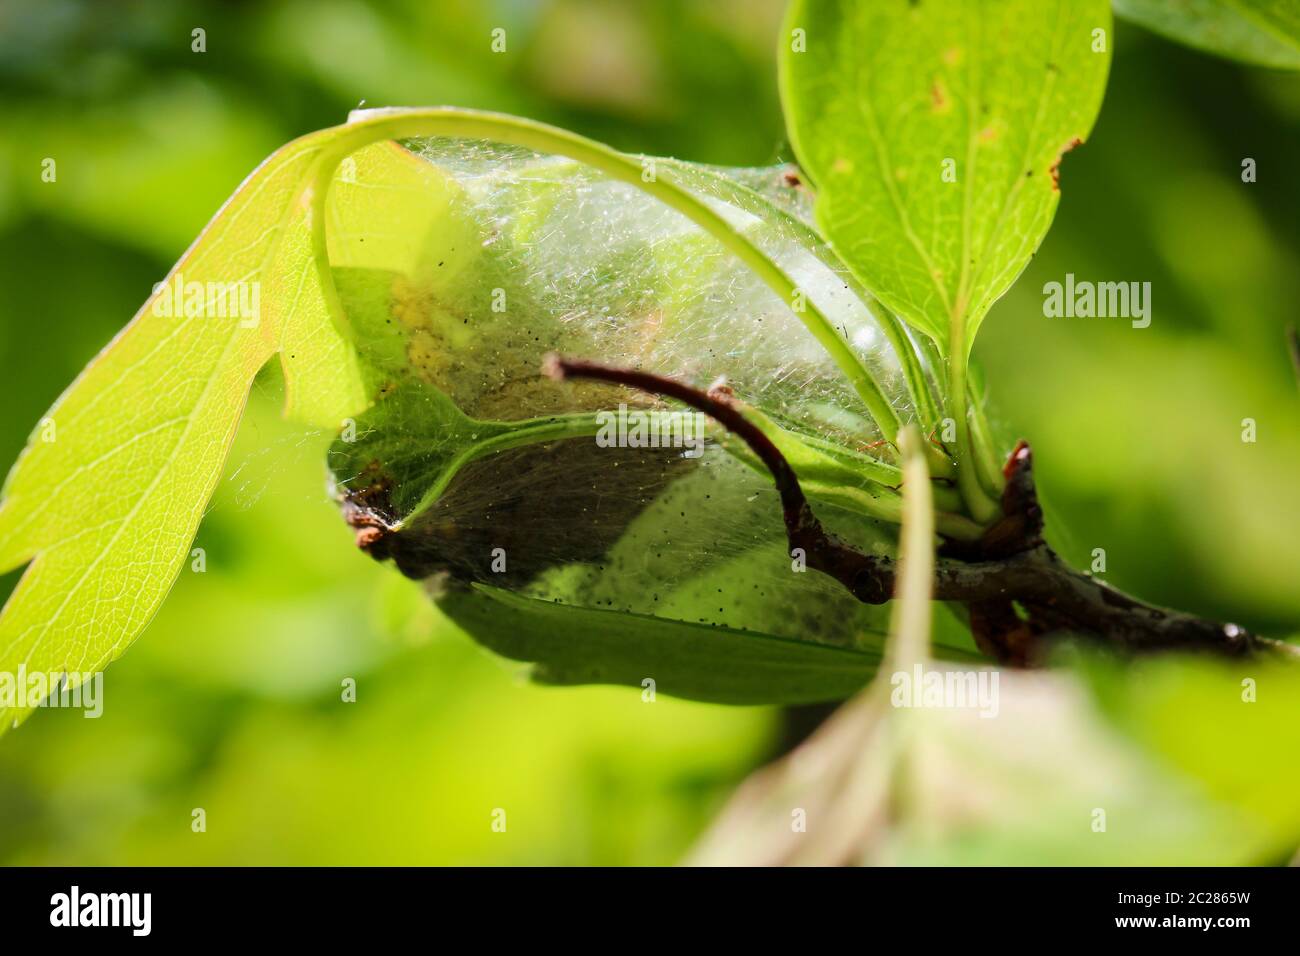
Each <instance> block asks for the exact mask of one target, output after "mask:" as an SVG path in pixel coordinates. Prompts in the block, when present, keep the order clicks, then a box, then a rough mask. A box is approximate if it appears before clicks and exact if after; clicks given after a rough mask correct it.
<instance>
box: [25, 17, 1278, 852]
mask: <svg viewBox="0 0 1300 956" xmlns="http://www.w3.org/2000/svg"><path fill="white" fill-rule="evenodd" d="M781 6H782V5H781V3H780V2H778V0H765V2H755V0H701V2H664V0H658V2H651V0H646V2H598V0H550V2H537V3H531V2H522V0H521V2H481V3H479V2H474V3H472V2H469V0H465V2H441V3H431V2H410V3H400V2H399V3H388V4H379V3H374V4H365V3H361V2H356V0H345V2H337V0H323V2H313V3H306V2H297V3H295V2H284V3H231V2H221V3H215V2H213V3H178V2H170V3H169V2H161V0H160V2H155V3H129V2H120V3H111V2H65V0H40V2H36V0H31V2H23V3H13V2H0V117H2V118H3V122H0V288H3V291H4V297H3V306H0V308H2V310H3V311H2V312H0V408H3V409H4V415H3V419H2V420H0V466H2V467H7V466H8V464H9V463H10V462H12V460H13V459H14V457H15V456H16V455H17V453H18V451H19V449H20V448H21V447H22V445H23V443H24V442H25V440H26V437H27V434H28V432H29V431H30V429H31V428H32V426H33V425H34V424H35V423H36V422H37V420H38V419H39V418H40V416H41V415H42V414H43V412H44V411H45V409H46V408H47V407H48V406H49V405H50V403H51V402H52V401H53V400H54V399H55V398H56V397H57V395H58V394H59V392H60V391H61V390H62V388H63V387H64V386H66V385H67V384H68V383H69V382H70V381H71V380H72V378H73V377H74V376H75V375H76V373H77V372H78V371H79V370H80V369H81V367H82V366H83V365H84V364H85V363H86V361H87V360H89V359H90V358H91V357H92V356H93V355H94V354H95V352H96V351H97V350H98V349H99V348H101V347H102V346H103V345H104V344H105V343H106V342H107V341H108V339H109V338H110V337H111V336H112V335H113V334H114V333H115V332H116V331H117V330H118V329H119V328H120V327H121V326H122V325H124V324H125V322H126V321H127V319H129V317H130V316H131V315H132V314H133V313H134V312H135V310H136V309H137V308H138V307H139V306H140V304H141V303H142V302H143V301H144V300H145V298H146V296H147V295H148V294H149V290H150V287H151V286H152V284H153V283H154V282H156V281H158V280H160V279H161V278H162V277H163V275H164V274H165V272H166V270H167V269H168V268H169V267H170V265H171V264H172V263H173V262H174V261H175V260H176V258H177V257H178V256H179V255H180V254H181V252H183V250H184V249H185V247H186V246H187V245H188V244H189V242H190V241H191V240H192V239H193V238H194V236H195V235H196V234H197V232H198V231H199V229H201V228H202V226H203V225H204V224H205V223H206V222H207V220H208V219H209V218H210V217H211V215H212V214H213V212H215V210H216V209H217V208H218V206H219V205H220V204H221V202H222V201H224V200H225V198H226V197H227V196H229V195H230V193H231V192H232V191H233V190H234V188H235V187H236V186H237V185H238V183H239V182H240V181H241V180H242V179H243V178H244V176H245V175H247V173H248V172H249V171H251V170H252V168H253V167H254V166H255V165H256V164H257V163H258V162H259V161H260V160H261V159H263V158H264V157H265V156H266V155H267V154H269V153H270V152H272V151H273V150H274V149H275V148H276V147H277V146H279V145H281V144H282V143H283V142H285V141H287V140H289V139H291V138H293V137H294V136H297V135H299V134H301V133H305V132H308V131H311V130H314V129H318V128H321V127H324V126H329V125H333V124H336V123H339V122H341V121H343V119H344V118H345V117H346V114H347V112H348V110H350V109H352V108H354V107H356V106H357V105H358V104H359V103H360V102H361V101H363V100H364V101H365V104H366V105H367V106H383V105H434V104H442V103H447V104H455V105H461V106H473V107H482V108H489V109H499V110H505V111H509V112H514V113H519V114H522V115H526V116H531V117H535V118H538V119H542V120H546V121H549V122H553V123H556V124H559V125H562V126H566V127H570V128H573V129H576V130H578V131H580V132H582V133H585V134H587V135H590V136H593V137H596V138H599V139H603V140H605V141H608V142H610V143H612V144H613V145H615V146H617V147H619V148H622V149H626V150H632V151H637V152H642V151H644V152H651V153H659V154H670V155H675V156H679V157H682V158H685V159H691V160H696V161H703V162H712V163H726V164H741V165H754V164H766V163H771V162H774V161H777V160H788V159H790V158H791V157H790V152H789V148H788V146H787V145H786V144H785V141H784V136H783V131H782V122H781V116H780V108H779V103H778V100H777V97H776V92H775V89H776V87H775V61H774V52H775V46H776V42H777V32H778V26H779V20H780V15H781ZM196 27H201V28H203V29H204V30H205V31H206V45H207V50H206V52H204V53H194V52H192V51H191V31H192V30H193V29H194V28H196ZM495 27H503V28H505V30H506V37H507V52H506V53H504V54H494V53H493V52H492V51H491V48H490V34H491V31H492V29H493V28H495ZM1115 48H1116V55H1115V61H1114V66H1113V70H1112V77H1111V83H1110V87H1109V91H1108V94H1107V99H1106V104H1105V106H1104V107H1103V110H1102V115H1101V120H1100V122H1099V124H1098V126H1097V129H1096V131H1095V132H1094V135H1093V138H1092V141H1091V142H1090V143H1089V144H1088V145H1087V146H1086V147H1085V148H1083V149H1080V150H1077V151H1075V152H1073V153H1071V154H1070V155H1069V156H1068V157H1067V158H1066V160H1065V163H1064V166H1063V168H1062V188H1063V195H1064V199H1063V201H1062V204H1061V207H1060V211H1059V212H1058V215H1057V219H1056V224H1055V227H1054V228H1053V230H1052V232H1051V233H1050V234H1049V237H1048V239H1047V241H1046V243H1045V244H1044V246H1043V248H1042V250H1041V251H1040V253H1039V255H1038V256H1037V258H1036V259H1035V260H1034V263H1033V264H1032V266H1031V267H1030V269H1029V270H1028V272H1027V273H1026V274H1025V276H1023V277H1022V279H1021V280H1020V282H1019V283H1018V284H1017V286H1016V287H1015V289H1014V290H1013V291H1012V293H1011V294H1010V295H1009V296H1008V297H1007V298H1006V299H1005V300H1003V301H1002V302H1001V303H999V304H998V306H996V307H995V310H994V313H993V315H992V317H991V318H990V319H989V321H988V322H987V323H986V324H985V325H984V331H983V333H982V335H981V338H980V341H979V344H978V345H977V349H976V352H977V357H978V359H979V360H980V361H981V362H982V363H983V366H984V368H985V372H986V379H987V391H988V394H989V399H990V402H991V406H992V413H993V417H994V420H995V423H996V427H997V428H998V430H999V431H1000V432H1001V434H1002V436H1003V438H1004V439H1006V440H1010V439H1012V438H1014V437H1016V436H1020V435H1024V436H1027V437H1028V438H1029V439H1030V440H1031V441H1032V442H1033V443H1034V446H1035V448H1036V451H1037V455H1038V457H1037V466H1038V471H1039V478H1040V483H1041V485H1042V491H1043V495H1044V497H1045V499H1046V501H1047V503H1048V506H1049V509H1050V511H1051V518H1052V521H1053V528H1054V531H1055V536H1056V538H1057V542H1058V544H1059V545H1061V547H1062V548H1063V549H1064V550H1065V551H1066V553H1067V554H1068V555H1069V556H1070V557H1072V558H1073V559H1075V560H1076V561H1078V562H1080V563H1082V564H1084V565H1085V566H1086V565H1087V564H1089V563H1091V552H1092V550H1093V549H1094V548H1104V549H1105V551H1106V560H1107V572H1106V577H1107V579H1108V580H1110V581H1112V582H1113V583H1115V584H1117V585H1119V586H1121V587H1125V588H1127V589H1130V590H1132V591H1135V592H1137V593H1138V594H1140V595H1142V596H1143V597H1146V598H1149V599H1152V600H1156V601H1159V602H1162V603H1167V604H1171V605H1176V606H1179V607H1183V608H1186V609H1189V610H1194V611H1199V612H1202V613H1205V614H1212V615H1216V616H1220V617H1224V618H1229V619H1234V620H1238V621H1241V622H1242V623H1245V624H1248V625H1252V626H1254V627H1256V628H1258V629H1260V630H1262V631H1263V632H1265V633H1270V634H1277V635H1283V634H1293V633H1296V632H1297V631H1300V587H1297V583H1296V582H1297V575H1296V572H1297V569H1300V499H1298V496H1297V492H1296V488H1297V481H1296V478H1295V476H1296V475H1297V474H1300V397H1298V389H1297V381H1296V374H1295V370H1294V369H1293V368H1292V366H1291V363H1290V360H1289V359H1288V356H1287V351H1286V347H1285V341H1284V329H1285V326H1286V325H1287V323H1288V322H1292V321H1295V320H1296V318H1297V310H1296V302H1297V301H1300V269H1297V262H1298V261H1300V256H1298V253H1300V249H1298V248H1297V243H1298V242H1300V236H1298V235H1297V230H1296V228H1295V216H1296V210H1297V209H1300V183H1297V180H1296V177H1295V170H1296V169H1297V168H1300V136H1297V128H1298V127H1300V122H1298V121H1300V81H1297V80H1296V79H1295V78H1293V77H1289V76H1285V75H1282V74H1275V73H1270V72H1267V71H1263V70H1258V69H1252V68H1248V67H1243V66H1239V65H1236V64H1231V63H1227V62H1223V61H1219V60H1215V59H1212V58H1210V57H1208V56H1205V55H1202V54H1198V53H1195V52H1192V51H1188V50H1184V49H1182V48H1179V47H1176V46H1173V45H1171V44H1169V43H1167V42H1165V41H1163V40H1160V39H1158V38H1156V37H1154V36H1151V35H1149V34H1147V33H1144V32H1142V31H1140V30H1138V29H1136V28H1127V27H1125V26H1123V25H1120V26H1117V29H1116V36H1115ZM46 157H52V158H54V159H55V160H56V162H57V164H58V166H57V169H58V179H57V182H56V183H45V182H42V180H41V175H40V174H41V162H42V160H43V159H44V158H46ZM1245 157H1250V158H1253V159H1254V160H1255V161H1256V163H1257V166H1258V181H1257V182H1256V183H1253V184H1243V183H1242V182H1241V178H1240V169H1241V162H1242V159H1243V158H1245ZM1067 271H1069V272H1073V273H1075V275H1076V276H1077V277H1078V278H1080V279H1084V278H1087V279H1095V280H1109V281H1119V280H1135V281H1150V282H1151V283H1152V302H1153V320H1152V324H1151V326H1150V328H1147V329H1142V330H1136V329H1131V328H1130V327H1129V326H1128V325H1127V323H1124V322H1122V321H1117V320H1099V319H1046V318H1044V317H1043V315H1042V294H1041V289H1042V286H1043V283H1045V282H1047V281H1050V280H1053V279H1055V280H1062V279H1063V278H1064V275H1065V273H1066V272H1067ZM278 401H279V395H278V385H277V382H276V380H275V377H274V375H270V374H268V375H265V376H264V377H263V378H262V379H261V380H259V383H258V386H257V387H256V389H255V391H254V396H253V399H252V401H251V404H250V408H249V412H248V414H247V416H246V418H245V421H244V426H243V429H242V431H241V435H240V438H239V441H238V445H237V447H236V450H235V453H234V454H233V456H232V458H231V465H230V468H229V474H228V476H227V478H226V479H225V480H224V481H223V482H222V485H221V487H220V489H219V492H218V494H217V497H216V499H215V500H214V501H213V503H212V505H211V506H210V510H209V514H208V515H207V517H206V519H205V521H204V524H203V527H202V529H201V531H200V533H199V538H198V541H197V542H196V546H199V547H202V548H204V550H205V552H206V561H207V570H206V571H205V572H204V573H202V574H197V573H192V572H190V571H185V572H183V573H182V575H181V578H180V581H179V582H178V584H177V586H176V588H175V590H174V591H173V593H172V595H171V597H170V598H169V600H168V602H167V604H166V605H165V607H164V609H163V611H162V612H161V613H160V615H159V616H158V618H157V619H156V620H155V621H154V623H153V624H152V625H151V626H150V627H149V629H148V630H147V632H146V633H145V635H144V637H143V638H142V639H141V640H140V641H139V642H138V643H137V645H136V646H135V647H134V648H133V649H132V650H131V651H130V653H128V654H127V656H126V657H125V658H123V659H122V660H121V661H119V662H118V663H116V664H114V665H113V667H112V668H110V669H109V671H108V674H107V677H106V706H105V715H104V717H103V718H102V719H100V720H98V721H86V720H84V719H82V717H81V716H80V714H79V713H75V712H59V711H46V712H42V713H39V714H37V715H36V716H35V717H34V718H33V719H32V720H31V721H30V722H28V723H27V724H26V725H24V726H23V727H22V728H21V729H20V730H19V731H18V732H16V733H13V734H10V735H8V736H6V737H5V738H3V740H0V861H2V862H4V863H38V864H46V863H50V864H53V863H63V864H140V863H157V864H169V863H175V864H186V863H204V864H239V863H308V864H310V863H409V864H429V863H619V864H623V863H667V862H672V861H674V860H676V859H678V858H679V857H680V856H681V854H682V853H683V851H684V850H685V849H686V848H687V847H688V846H689V845H690V843H691V841H692V839H693V838H694V836H695V835H696V834H697V833H698V832H699V830H700V829H701V827H702V826H703V825H704V824H705V822H706V821H707V820H708V819H709V816H710V814H711V813H713V812H714V811H715V810H716V809H717V808H718V807H719V806H720V804H721V802H722V801H723V800H724V799H725V798H726V796H727V794H728V793H729V791H730V789H731V788H732V787H733V786H734V785H735V784H736V782H738V781H739V780H740V779H741V778H742V777H743V776H744V775H745V774H746V772H747V771H749V770H750V769H752V768H753V767H755V766H756V765H757V764H758V763H760V762H761V761H762V760H763V759H764V757H765V756H766V755H767V754H769V753H770V752H771V751H772V748H773V746H774V740H775V736H776V732H777V719H776V715H775V714H774V713H772V712H771V711H768V710H765V709H757V708H735V709H729V708H723V707H713V706H706V705H699V704H688V703H683V702H680V701H673V700H671V699H668V698H664V697H660V698H659V699H658V700H657V701H656V702H655V703H653V704H646V703H643V702H642V700H641V695H640V692H639V691H637V690H624V689H610V688H584V689H564V690H544V689H539V688H535V687H531V686H529V685H527V684H525V683H524V682H522V681H521V680H520V679H519V676H518V669H517V668H516V667H515V666H514V665H512V664H509V663H508V662H502V661H499V660H496V659H494V658H491V657H490V656H489V655H487V654H486V652H484V651H481V650H479V649H478V648H477V647H476V646H475V645H473V644H472V643H471V642H470V641H469V640H468V639H466V638H465V637H463V636H462V635H460V634H458V633H457V632H455V630H454V629H453V628H451V627H450V626H449V625H447V624H446V623H445V622H443V621H442V620H441V619H440V618H439V617H438V616H437V615H436V613H435V612H434V611H433V610H432V609H431V608H429V606H428V605H427V604H426V603H425V602H424V601H423V599H422V598H421V596H420V595H419V594H418V592H416V590H415V589H414V586H412V585H409V584H408V583H407V582H405V581H404V580H402V579H401V578H399V577H398V576H397V575H395V574H393V573H391V572H388V571H385V570H384V569H382V568H380V567H378V566H377V565H374V564H373V563H372V562H370V561H369V559H367V558H365V557H364V556H362V555H361V554H359V553H358V552H357V551H356V550H355V549H354V548H353V547H352V544H351V536H350V533H349V532H348V530H347V529H346V528H345V526H344V525H343V523H342V522H341V520H340V519H339V517H338V515H337V513H336V512H335V510H334V508H333V507H332V506H331V505H330V504H329V503H328V502H327V500H326V498H325V495H324V492H323V489H324V482H325V470H324V464H323V449H324V447H325V444H326V443H327V441H328V436H324V435H320V434H311V433H305V432H303V431H302V430H301V429H300V428H297V427H295V426H291V425H287V424H285V423H283V422H281V421H280V420H279V417H278ZM1247 417H1249V418H1253V419H1255V420H1256V422H1257V426H1258V441H1257V442H1255V443H1253V444H1246V443H1243V442H1242V441H1241V420H1242V419H1243V418H1247ZM16 577H17V576H16V575H9V576H7V577H5V578H3V579H0V594H2V593H7V591H8V589H9V588H10V587H12V584H13V582H14V581H15V580H16ZM340 674H343V675H347V676H351V677H354V678H355V679H356V681H357V684H358V692H357V702H356V703H355V704H343V703H341V702H340V699H339V698H340V688H339V675H340ZM196 807H202V808H204V810H205V811H206V813H207V832H206V833H201V834H198V833H194V832H192V831H191V827H190V823H191V811H192V810H193V809H194V808H196ZM497 808H502V809H504V810H505V811H506V814H507V821H508V825H507V830H506V832H505V833H496V832H493V830H492V827H491V823H492V814H493V811H494V810H496V809H497Z"/></svg>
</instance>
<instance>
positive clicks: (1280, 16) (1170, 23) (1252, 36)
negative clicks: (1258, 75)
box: [1114, 0, 1300, 70]
mask: <svg viewBox="0 0 1300 956" xmlns="http://www.w3.org/2000/svg"><path fill="white" fill-rule="evenodd" d="M1114 3H1115V12H1116V13H1117V14H1118V15H1119V16H1121V17H1124V18H1125V19H1127V20H1132V21H1133V22H1134V23H1140V24H1142V26H1144V27H1146V28H1147V29H1149V30H1153V31H1155V32H1156V33H1159V34H1160V35H1161V36H1165V37H1169V38H1170V39H1172V40H1177V41H1178V42H1180V43H1186V44H1187V45H1188V46H1192V47H1196V48H1197V49H1199V50H1205V51H1206V52H1209V53H1217V54H1218V55H1219V56H1226V57H1230V58H1232V59H1234V60H1244V61H1245V62H1247V63H1255V64H1258V65H1259V66H1271V67H1275V68H1277V69H1282V70H1297V69H1300V6H1297V5H1296V4H1295V3H1294V2H1293V0H1114Z"/></svg>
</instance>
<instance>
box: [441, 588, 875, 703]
mask: <svg viewBox="0 0 1300 956" xmlns="http://www.w3.org/2000/svg"><path fill="white" fill-rule="evenodd" d="M439 606H440V607H441V608H442V609H443V611H444V612H445V613H446V614H447V616H448V617H450V618H451V619H452V620H453V621H455V622H456V623H457V624H459V625H460V626H461V627H462V628H464V629H465V630H466V632H468V633H469V634H471V635H472V636H473V637H474V639H475V640H477V641H479V642H480V643H481V644H483V645H485V646H486V647H488V648H490V649H491V650H493V651H495V652H496V653H498V654H500V655H502V656H503V657H508V658H510V659H512V660H517V661H527V662H530V663H532V664H533V665H534V666H533V667H532V669H531V676H532V678H533V680H536V681H538V682H539V683H543V684H626V685H630V686H633V687H638V686H641V684H642V681H644V680H645V679H646V678H650V679H652V680H653V681H654V682H655V692H656V693H663V694H669V695H672V696H674V697H686V698H690V699H692V700H703V701H711V702H713V703H719V704H806V703H813V702H817V701H826V700H842V699H843V698H845V697H848V696H850V695H851V694H852V693H853V692H854V691H856V690H857V689H858V688H859V687H861V686H862V685H863V684H865V683H866V682H867V681H868V680H869V679H870V678H871V675H872V674H873V673H875V670H876V666H877V664H878V663H879V661H880V653H879V645H878V644H877V645H875V646H874V647H872V646H864V647H859V648H855V649H848V648H839V647H827V646H823V645H817V644H810V643H807V642H805V641H797V640H790V639H788V638H781V637H775V636H773V635H771V634H764V633H762V632H758V631H741V630H736V629H733V628H727V627H717V626H710V625H707V624H689V623H684V622H680V621H669V620H664V619H661V618H656V617H651V616H649V615H645V614H632V613H628V612H625V611H603V610H597V609H593V608H582V607H572V606H566V605H561V604H554V603H552V602H549V601H541V600H537V599H535V598H525V597H521V596H519V595H516V594H511V593H510V592H509V591H505V590H502V589H500V588H493V587H489V586H487V585H482V584H477V585H474V586H473V587H472V588H471V589H469V590H463V589H457V590H455V591H452V592H449V593H448V594H446V595H445V596H443V597H441V598H440V600H439Z"/></svg>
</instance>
